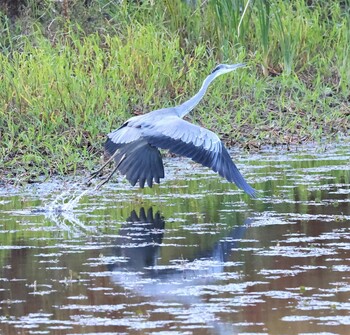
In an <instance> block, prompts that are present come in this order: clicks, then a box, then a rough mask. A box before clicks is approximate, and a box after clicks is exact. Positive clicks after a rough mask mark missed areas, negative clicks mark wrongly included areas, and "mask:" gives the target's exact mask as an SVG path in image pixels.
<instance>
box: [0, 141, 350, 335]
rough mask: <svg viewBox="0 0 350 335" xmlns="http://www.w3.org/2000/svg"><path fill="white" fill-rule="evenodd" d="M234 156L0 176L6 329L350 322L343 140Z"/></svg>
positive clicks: (349, 146) (279, 326) (307, 327)
mask: <svg viewBox="0 0 350 335" xmlns="http://www.w3.org/2000/svg"><path fill="white" fill-rule="evenodd" d="M233 156H234V157H235V160H236V161H237V162H239V164H238V166H239V168H240V169H241V170H242V172H243V174H244V175H245V176H246V178H247V179H248V181H249V182H251V183H252V184H253V186H254V187H255V188H257V189H258V190H261V195H260V196H259V198H258V199H250V198H249V197H247V196H245V195H243V194H242V192H241V191H238V190H237V189H236V188H235V187H234V186H233V185H231V184H229V183H227V182H225V181H224V180H222V179H221V178H219V177H218V176H217V175H216V174H214V173H212V172H211V171H209V170H207V169H205V168H201V167H199V166H198V165H194V164H192V163H191V162H189V161H187V160H182V159H177V158H174V159H168V160H166V174H167V178H166V179H165V180H164V181H163V182H162V184H161V185H160V186H157V187H155V188H153V189H144V190H139V189H137V188H131V187H129V185H127V184H126V183H125V182H124V181H121V182H119V183H110V184H109V185H106V187H104V188H103V189H102V190H100V191H98V192H88V193H86V194H85V195H84V196H82V197H81V198H80V199H77V201H76V202H75V203H72V202H71V200H72V199H74V198H75V197H76V196H78V195H80V194H81V193H82V190H83V189H84V188H83V187H81V186H79V185H78V184H77V180H78V179H75V180H74V181H70V180H68V179H64V180H54V181H50V182H49V183H43V184H36V185H30V186H26V187H24V188H17V189H14V188H8V189H5V188H3V189H0V239H1V246H0V334H60V335H61V334H100V335H107V334H108V335H111V334H174V335H175V334H245V335H247V334H256V335H257V334H259V335H261V334H276V335H283V334H322V335H329V334H344V335H348V334H350V143H345V144H341V145H340V144H339V145H335V146H323V147H322V148H321V149H319V150H317V149H316V148H315V147H312V146H310V147H303V148H302V149H300V148H299V149H293V150H291V151H290V152H288V151H284V150H283V149H278V150H277V149H276V150H270V151H266V152H262V153H259V154H256V155H255V154H254V155H242V154H240V155H238V154H236V155H233ZM69 201H70V202H69ZM58 206H61V207H58ZM62 206H63V211H61V210H55V209H57V208H61V209H62Z"/></svg>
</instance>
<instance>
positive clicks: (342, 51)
mask: <svg viewBox="0 0 350 335" xmlns="http://www.w3.org/2000/svg"><path fill="white" fill-rule="evenodd" d="M82 3H83V2H71V1H64V2H63V5H64V6H65V7H64V8H63V7H62V3H60V2H57V1H53V0H47V1H46V2H45V3H44V4H41V5H37V2H36V1H30V2H29V5H28V6H27V7H26V9H25V10H24V11H23V12H22V13H21V15H20V16H19V17H17V18H16V19H13V20H12V21H11V20H10V19H9V18H8V17H7V16H6V15H5V13H3V14H2V15H1V18H0V19H1V21H2V22H3V23H4V24H3V25H2V31H1V34H0V49H1V51H2V52H1V54H0V79H1V80H0V140H1V146H0V177H5V178H7V179H9V180H11V179H14V180H18V179H20V180H32V179H35V178H36V176H37V175H39V174H46V175H47V176H49V175H52V174H56V173H59V174H67V173H71V172H76V171H77V170H80V169H86V170H89V169H92V167H93V166H94V165H95V164H97V163H98V162H99V159H100V156H101V154H102V151H103V149H102V147H103V142H104V141H105V134H106V133H108V132H109V131H110V130H112V129H114V128H116V127H118V125H120V124H121V123H122V122H123V120H125V119H127V118H128V117H130V116H132V115H135V114H139V113H145V112H148V111H150V110H153V109H156V108H161V107H165V106H172V105H175V104H178V103H181V102H183V101H184V100H186V99H187V98H189V97H190V96H191V95H193V94H194V93H195V92H196V90H198V88H199V87H200V85H201V82H202V80H203V79H204V78H205V77H206V75H207V74H208V73H209V72H210V71H211V69H212V68H213V67H214V66H215V64H217V63H219V62H227V63H235V62H242V61H245V62H247V63H248V66H247V68H243V69H239V70H237V71H236V72H235V73H234V74H230V75H226V76H222V77H220V78H219V79H217V80H216V81H215V82H214V83H213V84H212V86H211V87H210V89H209V92H208V94H207V96H206V97H205V98H204V100H203V102H202V103H201V104H200V105H199V106H198V108H197V109H196V110H195V111H193V112H192V113H191V115H190V116H189V119H190V120H192V121H193V122H196V123H198V124H201V125H203V126H205V127H209V128H210V129H212V130H213V131H216V132H218V133H219V134H220V135H221V136H222V138H223V139H224V140H225V141H227V142H228V144H236V145H239V146H242V147H245V148H248V149H252V148H259V147H260V146H261V145H264V144H282V143H287V144H288V143H299V142H303V141H319V140H321V139H323V138H333V139H334V138H337V136H340V135H341V134H343V135H344V134H345V136H348V135H349V129H350V128H349V127H350V126H349V123H350V115H349V109H350V107H349V82H350V14H349V13H350V12H349V11H350V1H348V0H347V1H341V2H336V1H331V2H327V1H317V2H316V1H314V2H312V4H311V5H307V2H306V1H302V0H297V1H293V2H287V1H277V0H276V1H265V0H255V1H253V0H251V1H249V2H247V1H243V0H236V1H234V0H224V1H219V0H209V1H205V2H202V3H200V1H198V5H197V7H193V6H188V5H186V4H185V3H184V2H183V1H180V0H174V1H169V0H164V1H143V2H142V4H139V5H138V4H135V3H133V2H127V1H123V2H122V3H121V4H118V2H114V1H113V2H111V1H107V0H106V1H104V0H101V1H92V3H91V6H89V7H85V6H83V4H82ZM308 3H311V2H310V1H309V2H308ZM245 8H246V10H245V11H244V15H243V10H244V9H245Z"/></svg>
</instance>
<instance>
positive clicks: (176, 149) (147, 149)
mask: <svg viewBox="0 0 350 335" xmlns="http://www.w3.org/2000/svg"><path fill="white" fill-rule="evenodd" d="M242 66H244V64H234V65H225V64H220V65H218V66H217V67H216V68H215V69H214V70H213V72H212V73H211V74H210V75H209V76H208V77H207V78H206V79H205V80H204V82H203V84H202V87H201V89H200V90H199V91H198V93H197V94H196V95H194V96H193V97H192V98H191V99H189V100H188V101H186V102H184V103H183V104H181V105H179V106H176V107H170V108H163V109H159V110H155V111H152V112H150V113H147V114H144V115H139V116H134V117H132V118H130V119H129V120H127V121H126V122H125V123H124V124H123V125H122V126H121V127H120V128H118V129H116V130H115V131H113V132H111V133H110V134H108V140H107V142H106V144H105V150H106V152H107V153H108V155H110V156H111V157H113V159H114V161H115V162H116V164H117V167H116V169H118V170H119V171H120V173H121V174H123V175H125V176H126V178H127V179H128V181H129V182H130V183H131V184H132V185H135V184H136V183H137V182H139V185H140V187H144V185H145V183H146V182H147V184H148V186H150V187H152V185H153V182H156V183H159V182H160V178H164V167H163V162H162V157H161V154H160V152H159V149H168V150H169V151H170V152H172V153H174V154H178V155H182V156H186V157H189V158H191V159H192V160H194V161H195V162H197V163H200V164H202V165H204V166H207V167H209V168H211V169H212V170H214V171H215V172H218V173H219V175H221V176H222V177H224V178H226V179H227V180H228V181H230V182H234V183H235V184H236V185H237V186H238V187H239V188H241V189H243V190H244V191H245V192H246V193H248V194H249V195H250V196H255V193H256V191H255V190H254V189H253V188H252V187H251V186H249V185H248V183H247V182H246V181H245V180H244V178H243V176H242V175H241V173H240V172H239V171H238V169H237V167H236V165H235V164H234V163H233V161H232V160H231V157H230V155H229V153H228V151H227V149H226V148H225V146H224V144H223V143H222V142H221V141H220V139H219V137H218V136H217V135H216V134H215V133H213V132H212V131H210V130H207V129H205V128H202V127H200V126H197V125H194V124H192V123H189V122H187V121H185V120H183V119H182V118H183V117H184V116H185V115H186V114H187V113H189V112H190V111H191V110H192V109H193V108H194V107H195V106H196V105H197V104H198V103H199V101H200V100H201V99H202V98H203V96H204V94H205V92H206V90H207V88H208V86H209V84H210V83H211V82H212V81H213V80H214V79H215V78H216V77H218V76H219V75H221V74H223V73H227V72H231V71H233V70H235V69H237V68H239V67H242ZM113 172H114V171H113ZM108 179H109V178H108Z"/></svg>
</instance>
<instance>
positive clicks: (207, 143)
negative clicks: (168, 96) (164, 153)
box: [141, 116, 256, 197]
mask: <svg viewBox="0 0 350 335" xmlns="http://www.w3.org/2000/svg"><path fill="white" fill-rule="evenodd" d="M141 133H142V137H143V138H144V139H145V140H146V141H147V142H148V143H149V144H150V145H152V146H155V147H158V148H161V149H168V150H169V151H170V152H172V153H175V154H178V155H182V156H186V157H189V158H191V159H192V160H194V161H195V162H197V163H200V164H202V165H204V166H207V167H209V168H211V169H212V170H214V171H215V172H218V173H219V175H220V176H222V177H224V178H226V179H227V180H228V181H230V182H234V183H235V184H236V185H237V186H238V187H239V188H241V189H242V190H244V191H245V192H246V193H247V194H249V195H250V196H252V197H254V196H256V191H255V190H254V189H253V188H252V187H251V186H250V185H248V183H247V182H246V181H245V179H244V178H243V176H242V175H241V173H240V172H239V170H238V169H237V167H236V165H235V164H234V163H233V161H232V159H231V157H230V155H229V153H228V151H227V149H226V148H225V146H224V144H223V143H222V142H221V141H220V139H219V137H218V136H217V135H216V134H215V133H213V132H212V131H210V130H207V129H205V128H202V127H199V126H196V125H194V124H192V123H189V122H187V121H185V120H182V119H180V118H179V117H176V116H173V117H169V116H167V117H165V118H163V119H160V120H157V121H155V122H152V123H149V124H148V125H146V126H144V127H141Z"/></svg>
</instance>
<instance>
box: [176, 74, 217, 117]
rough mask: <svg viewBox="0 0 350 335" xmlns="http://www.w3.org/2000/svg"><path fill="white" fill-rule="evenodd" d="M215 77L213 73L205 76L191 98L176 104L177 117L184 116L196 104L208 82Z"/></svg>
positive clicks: (205, 89) (202, 95)
mask: <svg viewBox="0 0 350 335" xmlns="http://www.w3.org/2000/svg"><path fill="white" fill-rule="evenodd" d="M216 77H217V75H216V74H215V73H212V74H210V75H209V76H208V77H207V78H205V80H204V82H203V84H202V87H201V88H200V90H199V91H198V93H197V94H195V95H194V96H193V97H192V98H191V99H189V100H187V101H186V102H184V103H183V104H181V105H179V106H177V110H178V115H179V117H184V116H185V115H186V114H187V113H189V112H190V111H191V110H192V109H193V108H194V107H196V106H197V105H198V103H199V102H200V101H201V100H202V98H203V97H204V94H205V92H206V91H207V88H208V86H209V85H210V83H211V82H212V81H213V80H214V79H215V78H216Z"/></svg>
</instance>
